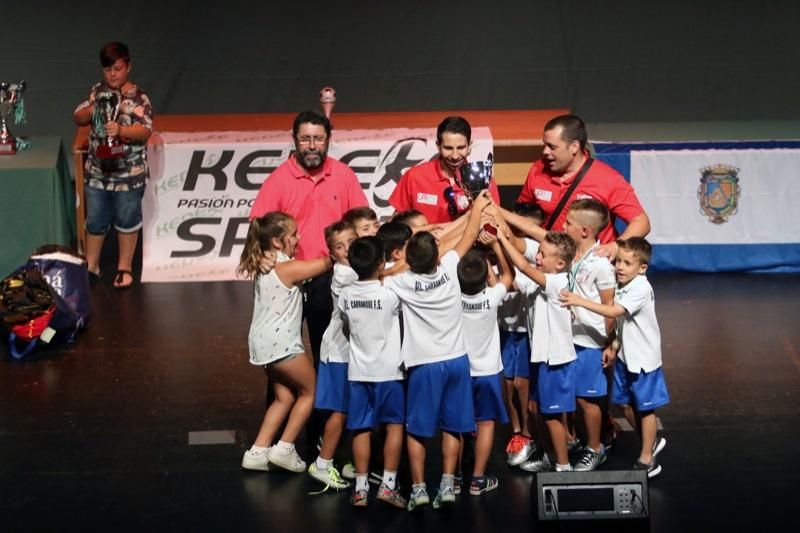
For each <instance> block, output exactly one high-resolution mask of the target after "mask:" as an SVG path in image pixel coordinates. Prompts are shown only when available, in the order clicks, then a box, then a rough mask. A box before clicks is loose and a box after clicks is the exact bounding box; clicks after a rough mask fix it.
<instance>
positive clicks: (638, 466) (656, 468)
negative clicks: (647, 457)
mask: <svg viewBox="0 0 800 533" xmlns="http://www.w3.org/2000/svg"><path fill="white" fill-rule="evenodd" d="M633 469H634V470H646V471H647V477H648V478H654V477H656V476H657V475H658V474H660V473H661V465H660V464H658V463H657V462H656V458H655V457H653V459H652V461H651V462H650V464H647V463H643V462H641V461H640V460H638V459H637V460H636V462H635V463H633Z"/></svg>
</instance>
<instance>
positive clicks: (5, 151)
mask: <svg viewBox="0 0 800 533" xmlns="http://www.w3.org/2000/svg"><path fill="white" fill-rule="evenodd" d="M16 153H17V141H16V140H14V139H9V140H7V141H0V155H14V154H16Z"/></svg>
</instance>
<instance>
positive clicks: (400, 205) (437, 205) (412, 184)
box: [389, 116, 500, 224]
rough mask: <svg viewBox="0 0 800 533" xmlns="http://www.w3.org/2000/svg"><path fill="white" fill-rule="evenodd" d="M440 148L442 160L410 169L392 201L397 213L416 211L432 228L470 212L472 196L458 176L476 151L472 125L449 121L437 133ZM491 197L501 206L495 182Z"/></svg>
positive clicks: (442, 124)
mask: <svg viewBox="0 0 800 533" xmlns="http://www.w3.org/2000/svg"><path fill="white" fill-rule="evenodd" d="M436 148H437V149H438V150H439V154H438V157H436V158H435V159H433V160H431V161H428V162H426V163H422V164H420V165H417V166H415V167H411V168H410V169H408V170H407V171H406V173H405V174H403V176H402V177H401V178H400V181H399V182H398V184H397V187H395V189H394V192H392V195H391V196H390V197H389V204H390V205H391V206H392V207H394V209H395V211H397V212H401V211H407V210H408V209H416V210H418V211H420V212H421V213H422V214H423V215H425V218H427V219H428V222H429V223H430V224H441V223H444V222H450V221H452V220H455V219H456V218H458V216H459V215H461V214H462V213H464V212H466V210H467V209H468V208H469V196H468V195H467V193H466V192H465V191H464V189H462V188H461V186H460V185H459V180H458V178H459V176H458V175H457V173H458V169H459V168H460V167H461V165H463V164H464V163H465V162H466V161H467V156H469V153H470V150H471V148H472V128H471V127H470V125H469V122H467V120H466V119H465V118H464V117H457V116H453V117H447V118H445V119H444V120H443V121H442V122H441V124H439V127H438V128H437V129H436ZM489 193H490V194H491V195H492V198H493V199H494V201H495V203H500V193H499V192H498V190H497V184H496V183H495V182H494V180H492V181H491V182H490V183H489Z"/></svg>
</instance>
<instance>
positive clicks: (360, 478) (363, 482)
mask: <svg viewBox="0 0 800 533" xmlns="http://www.w3.org/2000/svg"><path fill="white" fill-rule="evenodd" d="M368 477H369V474H356V490H366V491H369V481H367V478H368Z"/></svg>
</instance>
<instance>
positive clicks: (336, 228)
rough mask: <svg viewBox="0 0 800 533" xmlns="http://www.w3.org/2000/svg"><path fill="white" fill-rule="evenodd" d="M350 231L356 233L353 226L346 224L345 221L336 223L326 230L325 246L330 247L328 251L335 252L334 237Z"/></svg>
mask: <svg viewBox="0 0 800 533" xmlns="http://www.w3.org/2000/svg"><path fill="white" fill-rule="evenodd" d="M348 230H351V231H355V228H353V225H352V224H351V223H350V222H346V221H344V220H340V221H339V222H334V223H333V224H331V225H330V226H328V227H327V228H325V244H327V245H328V250H333V236H334V235H336V234H337V233H341V232H343V231H348Z"/></svg>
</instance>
